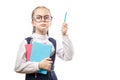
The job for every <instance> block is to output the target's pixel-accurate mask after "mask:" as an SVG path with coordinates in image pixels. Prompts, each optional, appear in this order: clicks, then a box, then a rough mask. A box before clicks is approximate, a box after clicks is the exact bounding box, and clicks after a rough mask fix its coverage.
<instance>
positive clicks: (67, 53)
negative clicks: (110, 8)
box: [15, 33, 73, 73]
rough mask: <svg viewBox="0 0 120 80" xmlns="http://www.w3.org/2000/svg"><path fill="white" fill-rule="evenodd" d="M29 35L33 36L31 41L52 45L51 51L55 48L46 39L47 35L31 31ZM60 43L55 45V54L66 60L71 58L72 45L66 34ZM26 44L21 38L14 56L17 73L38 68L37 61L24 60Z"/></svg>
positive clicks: (34, 70)
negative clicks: (15, 56)
mask: <svg viewBox="0 0 120 80" xmlns="http://www.w3.org/2000/svg"><path fill="white" fill-rule="evenodd" d="M31 37H32V38H33V39H32V42H34V41H36V42H40V43H46V44H50V45H51V46H52V52H53V51H54V50H55V49H54V46H53V44H52V43H51V42H50V41H49V40H48V38H49V37H48V36H47V35H40V34H37V33H33V34H32V35H31ZM56 42H57V41H56ZM61 43H62V46H61V45H60V43H58V42H57V46H56V54H57V56H58V57H60V58H61V59H62V60H66V61H68V60H71V59H72V57H73V46H72V43H71V41H70V39H69V38H68V36H64V37H63V41H62V42H61ZM26 44H27V41H26V40H23V41H22V43H21V44H20V47H19V50H18V54H17V58H16V64H15V71H16V72H19V73H34V72H36V71H37V70H39V68H38V63H39V62H30V61H27V62H26V56H25V55H26V54H25V53H26V48H25V45H26ZM51 55H52V53H51Z"/></svg>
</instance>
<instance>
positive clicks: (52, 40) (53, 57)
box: [48, 37, 56, 68]
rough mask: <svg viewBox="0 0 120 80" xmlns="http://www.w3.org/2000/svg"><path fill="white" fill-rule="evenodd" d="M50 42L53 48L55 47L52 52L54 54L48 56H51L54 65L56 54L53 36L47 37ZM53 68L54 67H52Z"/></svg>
mask: <svg viewBox="0 0 120 80" xmlns="http://www.w3.org/2000/svg"><path fill="white" fill-rule="evenodd" d="M48 40H49V41H50V42H52V44H53V46H54V48H55V52H54V54H53V55H52V56H51V57H50V58H52V61H53V65H54V62H55V56H56V40H55V39H53V38H51V37H50V38H49V39H48ZM53 68H54V67H53Z"/></svg>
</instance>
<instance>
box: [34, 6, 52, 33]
mask: <svg viewBox="0 0 120 80" xmlns="http://www.w3.org/2000/svg"><path fill="white" fill-rule="evenodd" d="M51 21H52V17H51V14H50V12H49V10H48V9H46V8H38V9H36V10H35V11H34V15H33V21H32V25H33V26H34V27H35V32H36V33H41V32H43V31H44V32H46V33H47V31H48V28H49V26H50V25H51Z"/></svg>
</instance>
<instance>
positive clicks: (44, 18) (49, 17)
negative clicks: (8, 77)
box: [33, 15, 52, 22]
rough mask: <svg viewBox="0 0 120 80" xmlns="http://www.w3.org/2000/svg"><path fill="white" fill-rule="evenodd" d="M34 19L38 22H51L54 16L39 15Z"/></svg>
mask: <svg viewBox="0 0 120 80" xmlns="http://www.w3.org/2000/svg"><path fill="white" fill-rule="evenodd" d="M33 19H34V20H35V21H36V22H41V21H46V22H49V21H51V20H52V16H50V15H45V16H41V15H37V16H35V17H33Z"/></svg>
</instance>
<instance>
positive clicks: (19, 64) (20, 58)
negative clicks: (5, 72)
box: [14, 40, 39, 73]
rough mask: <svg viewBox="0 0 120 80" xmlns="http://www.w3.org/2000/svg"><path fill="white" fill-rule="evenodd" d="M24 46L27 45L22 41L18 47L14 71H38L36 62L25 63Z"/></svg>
mask: <svg viewBox="0 0 120 80" xmlns="http://www.w3.org/2000/svg"><path fill="white" fill-rule="evenodd" d="M25 44H27V42H26V40H24V41H23V42H22V43H21V45H20V47H19V50H18V54H17V58H16V64H15V69H14V70H15V71H16V72H18V73H34V72H36V71H37V70H39V68H38V62H30V61H27V62H26V56H25V55H26V49H25Z"/></svg>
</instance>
